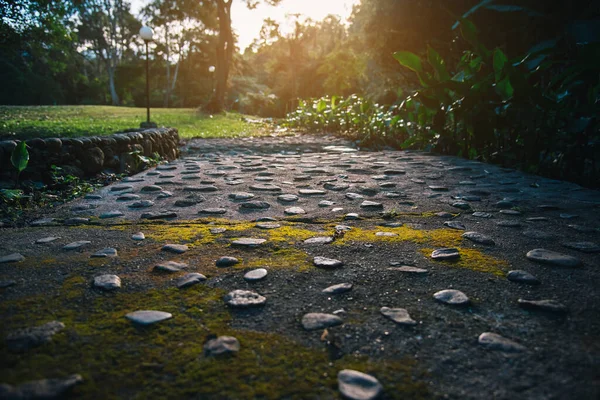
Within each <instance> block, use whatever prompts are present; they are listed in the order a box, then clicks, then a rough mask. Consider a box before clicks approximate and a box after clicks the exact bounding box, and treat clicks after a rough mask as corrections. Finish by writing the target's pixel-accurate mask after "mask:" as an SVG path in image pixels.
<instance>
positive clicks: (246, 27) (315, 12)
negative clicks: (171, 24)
mask: <svg viewBox="0 0 600 400" xmlns="http://www.w3.org/2000/svg"><path fill="white" fill-rule="evenodd" d="M148 2H149V0H132V1H131V5H132V9H133V11H134V13H137V12H138V11H139V10H140V8H142V7H143V6H144V5H146V4H147V3H148ZM358 2H359V0H283V1H282V2H281V3H280V4H279V6H277V7H271V6H267V5H263V4H261V5H260V6H258V7H257V8H255V9H254V10H248V8H247V7H246V5H245V2H243V1H241V0H233V5H232V9H231V24H232V25H233V29H234V30H235V31H236V33H237V34H238V46H239V47H240V50H241V51H242V52H243V51H244V49H245V48H246V47H248V46H249V45H250V43H252V41H253V40H254V39H255V38H258V36H259V33H260V28H261V27H262V24H263V20H264V19H265V18H271V19H273V20H275V21H277V22H279V23H285V20H286V18H285V16H286V14H302V15H303V16H305V17H308V18H311V19H313V20H315V21H320V20H322V19H323V18H325V17H326V16H327V15H329V14H335V15H339V16H340V17H341V18H342V21H345V20H346V19H347V18H348V17H349V16H350V14H351V13H352V6H353V5H354V4H357V3H358ZM282 28H283V27H282ZM282 30H284V32H285V29H282Z"/></svg>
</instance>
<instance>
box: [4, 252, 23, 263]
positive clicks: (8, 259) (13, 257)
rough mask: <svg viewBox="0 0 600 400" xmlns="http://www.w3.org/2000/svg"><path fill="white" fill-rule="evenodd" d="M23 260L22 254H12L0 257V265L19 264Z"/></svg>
mask: <svg viewBox="0 0 600 400" xmlns="http://www.w3.org/2000/svg"><path fill="white" fill-rule="evenodd" d="M23 260H25V256H23V255H22V254H20V253H12V254H9V255H6V256H2V257H0V264H4V263H13V262H21V261H23Z"/></svg>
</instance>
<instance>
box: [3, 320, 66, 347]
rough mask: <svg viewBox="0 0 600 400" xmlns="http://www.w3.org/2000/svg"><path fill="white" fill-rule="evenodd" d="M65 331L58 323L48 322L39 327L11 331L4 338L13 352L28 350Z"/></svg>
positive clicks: (61, 324) (62, 325) (47, 341)
mask: <svg viewBox="0 0 600 400" xmlns="http://www.w3.org/2000/svg"><path fill="white" fill-rule="evenodd" d="M63 329H65V324H63V323H62V322H60V321H50V322H47V323H45V324H43V325H40V326H35V327H31V328H23V329H19V330H16V331H13V332H11V333H9V334H8V336H7V337H6V344H7V346H8V348H9V349H11V350H14V351H23V350H28V349H30V348H32V347H37V346H40V345H42V344H45V343H49V342H50V341H51V340H52V336H54V335H56V334H57V333H58V332H60V331H62V330H63Z"/></svg>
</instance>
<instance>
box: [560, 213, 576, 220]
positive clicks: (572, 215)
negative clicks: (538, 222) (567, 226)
mask: <svg viewBox="0 0 600 400" xmlns="http://www.w3.org/2000/svg"><path fill="white" fill-rule="evenodd" d="M559 217H560V218H562V219H575V218H579V215H575V214H560V215H559Z"/></svg>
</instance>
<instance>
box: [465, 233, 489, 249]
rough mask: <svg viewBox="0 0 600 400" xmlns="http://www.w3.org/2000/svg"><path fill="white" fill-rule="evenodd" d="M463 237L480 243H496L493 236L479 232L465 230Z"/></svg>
mask: <svg viewBox="0 0 600 400" xmlns="http://www.w3.org/2000/svg"><path fill="white" fill-rule="evenodd" d="M462 237H464V238H465V239H469V240H470V241H472V242H475V243H478V244H485V245H489V246H492V245H495V244H496V243H495V242H494V241H493V240H492V239H491V238H489V237H487V236H485V235H483V234H481V233H479V232H465V233H463V234H462Z"/></svg>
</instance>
